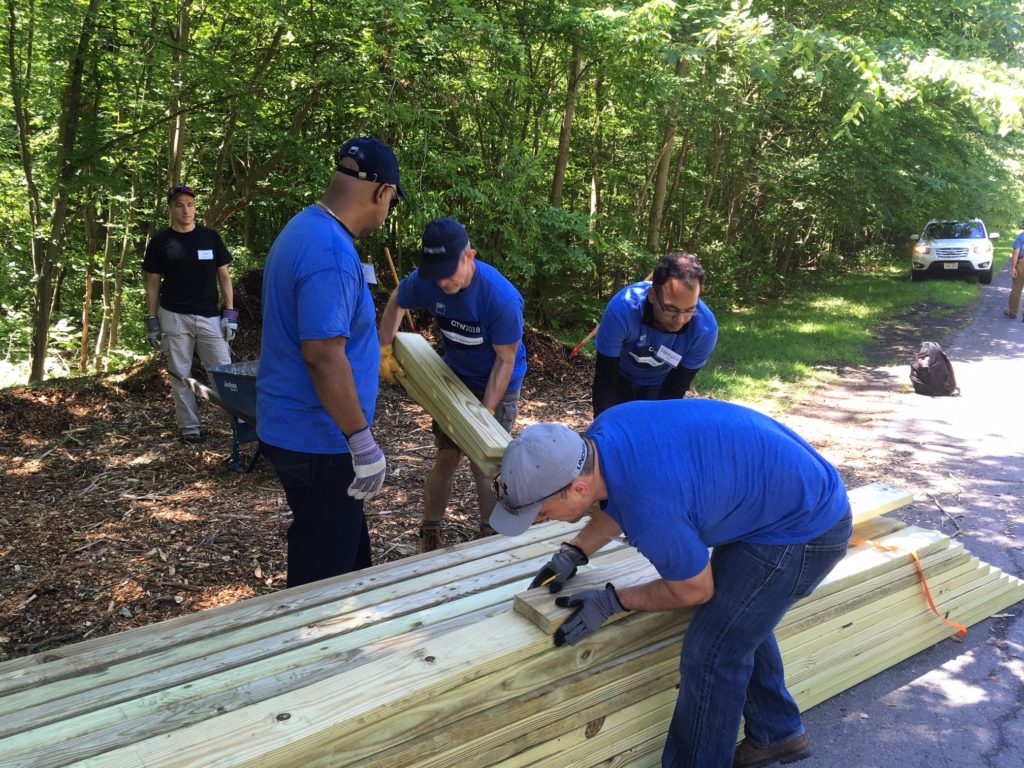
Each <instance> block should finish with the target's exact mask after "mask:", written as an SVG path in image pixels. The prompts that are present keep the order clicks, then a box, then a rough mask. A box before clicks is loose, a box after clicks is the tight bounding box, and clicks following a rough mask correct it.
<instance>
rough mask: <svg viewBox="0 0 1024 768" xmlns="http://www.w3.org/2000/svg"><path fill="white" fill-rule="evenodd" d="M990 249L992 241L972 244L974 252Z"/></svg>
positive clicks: (986, 251) (985, 251)
mask: <svg viewBox="0 0 1024 768" xmlns="http://www.w3.org/2000/svg"><path fill="white" fill-rule="evenodd" d="M991 250H992V243H987V242H986V243H981V244H980V245H976V246H974V252H975V253H989V252H990V251H991Z"/></svg>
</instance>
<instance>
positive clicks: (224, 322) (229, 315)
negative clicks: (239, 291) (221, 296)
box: [220, 309, 238, 344]
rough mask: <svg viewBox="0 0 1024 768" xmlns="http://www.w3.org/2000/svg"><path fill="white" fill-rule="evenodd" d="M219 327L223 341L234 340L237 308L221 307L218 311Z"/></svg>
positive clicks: (229, 341)
mask: <svg viewBox="0 0 1024 768" xmlns="http://www.w3.org/2000/svg"><path fill="white" fill-rule="evenodd" d="M220 329H221V331H223V332H224V341H226V342H228V343H229V344H230V343H231V342H232V341H234V339H235V333H237V331H238V310H237V309H222V310H221V312H220Z"/></svg>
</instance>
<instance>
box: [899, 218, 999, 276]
mask: <svg viewBox="0 0 1024 768" xmlns="http://www.w3.org/2000/svg"><path fill="white" fill-rule="evenodd" d="M998 238H999V233H998V232H986V230H985V224H984V222H982V220H981V219H971V220H970V221H938V220H936V219H932V220H931V221H929V222H928V223H927V224H926V225H925V227H924V232H922V233H921V234H920V235H911V239H913V240H916V241H917V242H916V243H915V244H914V251H913V257H912V259H911V265H910V266H911V270H910V279H911V280H924V278H925V277H926V276H927V275H937V274H940V273H942V274H954V273H955V274H958V275H977V276H978V282H979V283H982V284H984V285H988V284H989V283H991V282H992V250H993V249H992V241H993V240H996V239H998Z"/></svg>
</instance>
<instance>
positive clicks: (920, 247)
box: [914, 243, 931, 254]
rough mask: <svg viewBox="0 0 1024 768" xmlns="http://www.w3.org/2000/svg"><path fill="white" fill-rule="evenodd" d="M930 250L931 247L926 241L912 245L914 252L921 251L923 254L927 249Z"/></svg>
mask: <svg viewBox="0 0 1024 768" xmlns="http://www.w3.org/2000/svg"><path fill="white" fill-rule="evenodd" d="M930 250H931V248H930V247H929V246H928V244H927V243H918V244H917V245H915V246H914V253H922V254H923V253H928V251H930Z"/></svg>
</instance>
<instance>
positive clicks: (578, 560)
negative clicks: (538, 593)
mask: <svg viewBox="0 0 1024 768" xmlns="http://www.w3.org/2000/svg"><path fill="white" fill-rule="evenodd" d="M589 562H590V560H589V559H588V558H587V556H586V554H585V553H584V552H583V550H582V549H580V548H579V547H577V546H576V545H575V544H569V543H567V542H562V546H561V547H559V549H558V551H557V552H555V554H554V557H552V558H551V559H550V560H549V561H548V564H547V565H545V566H544V567H543V568H541V569H540V570H539V571H537V575H536V576H534V577H533V581H531V582H530V589H533V588H534V587H541V586H544V585H545V584H547V587H548V591H550V592H559V591H561V589H562V587H564V586H565V582H567V581H568V580H569V579H571V578H572V577H573V576H575V575H576V569H577V568H579V567H580V566H581V565H586V564H587V563H589Z"/></svg>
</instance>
